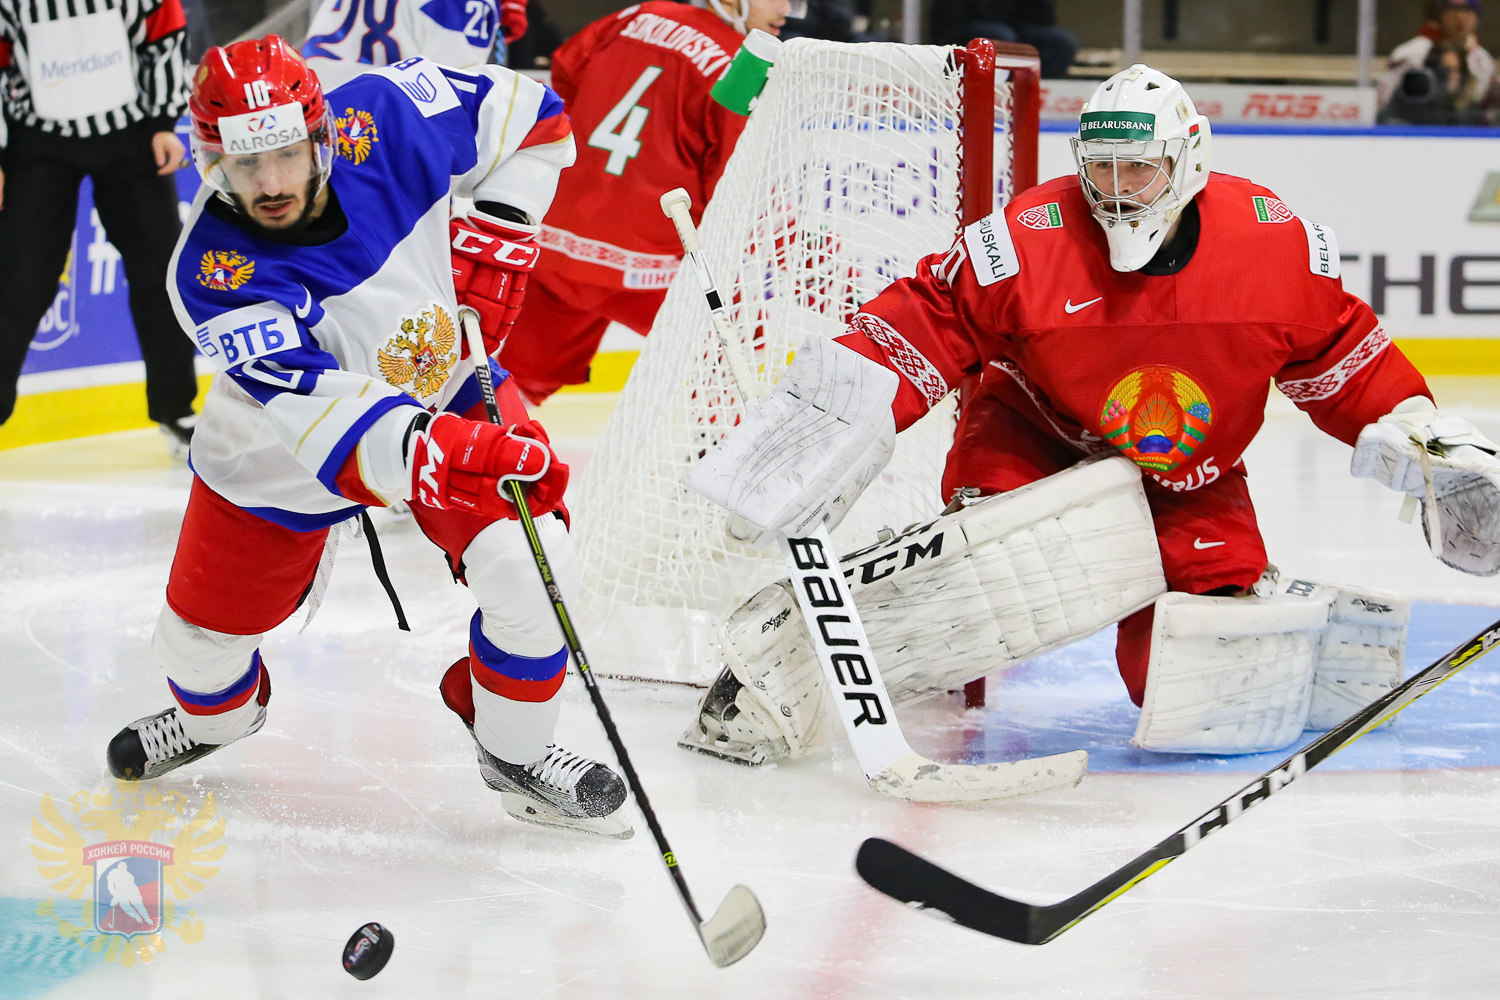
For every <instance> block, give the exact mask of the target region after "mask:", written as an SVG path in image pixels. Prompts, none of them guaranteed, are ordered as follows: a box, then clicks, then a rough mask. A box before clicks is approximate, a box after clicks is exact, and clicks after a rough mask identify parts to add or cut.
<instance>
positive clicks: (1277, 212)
mask: <svg viewBox="0 0 1500 1000" xmlns="http://www.w3.org/2000/svg"><path fill="white" fill-rule="evenodd" d="M1250 203H1251V204H1252V205H1254V206H1255V219H1256V221H1257V222H1273V223H1275V222H1291V221H1292V219H1294V218H1296V216H1294V215H1293V214H1292V210H1291V209H1290V208H1287V207H1286V202H1284V201H1282V200H1281V199H1280V198H1268V197H1266V196H1265V195H1262V194H1258V195H1256V196H1255V197H1253V198H1251V199H1250Z"/></svg>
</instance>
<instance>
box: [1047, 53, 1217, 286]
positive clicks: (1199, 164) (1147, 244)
mask: <svg viewBox="0 0 1500 1000" xmlns="http://www.w3.org/2000/svg"><path fill="white" fill-rule="evenodd" d="M1212 149H1213V140H1212V137H1211V135H1210V133H1209V127H1208V119H1207V118H1205V117H1204V116H1203V115H1200V114H1199V113H1198V109H1197V108H1196V107H1195V106H1194V105H1193V99H1192V98H1191V97H1189V96H1188V95H1187V91H1185V90H1183V88H1182V84H1180V83H1178V82H1177V81H1176V80H1174V79H1172V78H1171V77H1170V76H1167V75H1166V74H1165V73H1162V72H1160V71H1159V70H1154V69H1152V68H1151V67H1149V66H1145V65H1143V64H1141V63H1136V64H1135V65H1134V66H1131V67H1130V68H1129V69H1125V70H1122V71H1120V72H1119V73H1116V74H1115V75H1114V76H1112V77H1110V78H1109V79H1108V80H1105V81H1104V82H1103V83H1101V84H1100V85H1099V87H1098V89H1096V90H1095V91H1094V93H1093V96H1091V97H1090V98H1089V100H1088V103H1087V104H1085V105H1084V106H1083V113H1082V115H1081V116H1080V118H1079V122H1078V137H1077V138H1076V139H1074V140H1073V159H1074V161H1075V162H1076V163H1077V164H1078V177H1079V180H1080V181H1081V183H1082V184H1083V193H1084V196H1085V197H1086V198H1088V200H1089V205H1090V206H1091V207H1092V208H1093V213H1094V218H1095V219H1096V220H1098V222H1099V225H1101V226H1103V227H1104V235H1105V237H1106V238H1107V239H1108V240H1109V263H1110V266H1111V267H1113V268H1114V269H1115V270H1116V271H1138V270H1140V269H1141V268H1142V267H1145V266H1146V265H1147V264H1148V263H1150V262H1151V258H1152V257H1154V256H1155V255H1156V251H1157V250H1159V249H1161V245H1162V243H1163V242H1164V241H1165V239H1166V236H1167V231H1168V230H1169V229H1171V228H1172V223H1174V222H1176V221H1177V219H1178V217H1179V216H1181V215H1182V210H1183V209H1184V208H1186V207H1187V205H1188V202H1190V201H1192V200H1193V197H1194V196H1195V195H1196V194H1197V193H1198V192H1199V191H1202V190H1203V187H1204V185H1206V184H1207V183H1208V171H1209V163H1210V160H1211V152H1212Z"/></svg>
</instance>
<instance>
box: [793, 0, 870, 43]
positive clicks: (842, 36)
mask: <svg viewBox="0 0 1500 1000" xmlns="http://www.w3.org/2000/svg"><path fill="white" fill-rule="evenodd" d="M781 37H782V38H826V39H828V40H829V41H830V42H852V41H856V40H857V39H855V38H854V0H807V16H806V17H788V18H787V19H786V27H784V28H782V29H781Z"/></svg>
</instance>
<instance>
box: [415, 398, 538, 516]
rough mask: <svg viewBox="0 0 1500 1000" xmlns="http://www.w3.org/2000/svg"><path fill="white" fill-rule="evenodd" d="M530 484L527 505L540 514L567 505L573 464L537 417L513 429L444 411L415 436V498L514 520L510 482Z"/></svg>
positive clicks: (422, 501)
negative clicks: (558, 452)
mask: <svg viewBox="0 0 1500 1000" xmlns="http://www.w3.org/2000/svg"><path fill="white" fill-rule="evenodd" d="M508 479H519V480H521V481H522V482H525V483H528V484H529V485H528V486H527V487H526V506H527V507H529V508H530V509H531V514H532V516H533V517H541V516H542V515H543V514H546V513H548V512H549V511H552V510H556V509H557V508H558V507H559V506H561V504H562V498H563V491H564V490H565V489H567V486H568V467H567V466H566V465H564V464H562V463H561V462H559V461H558V460H557V455H556V454H554V453H553V451H552V446H551V445H550V444H548V442H547V432H546V431H544V430H542V425H541V424H539V423H537V422H536V421H535V420H528V421H526V422H525V423H524V424H517V425H516V426H514V427H512V428H511V429H510V430H508V431H507V430H506V429H505V428H504V427H500V426H497V425H495V424H491V423H481V422H480V421H477V420H465V419H464V418H463V417H460V416H458V415H457V414H455V413H440V414H438V415H437V416H436V417H434V418H432V420H431V421H430V422H429V423H428V424H427V426H426V427H424V428H422V429H420V430H418V431H417V432H416V433H415V434H413V435H412V442H411V483H412V499H413V500H414V501H415V502H417V503H421V504H426V505H427V506H429V507H439V508H442V509H445V510H448V509H454V510H467V511H472V512H473V513H476V514H487V515H489V516H491V517H506V518H514V517H515V516H516V508H515V506H514V505H513V504H512V503H511V502H510V498H509V497H508V496H507V495H506V492H505V481H506V480H508Z"/></svg>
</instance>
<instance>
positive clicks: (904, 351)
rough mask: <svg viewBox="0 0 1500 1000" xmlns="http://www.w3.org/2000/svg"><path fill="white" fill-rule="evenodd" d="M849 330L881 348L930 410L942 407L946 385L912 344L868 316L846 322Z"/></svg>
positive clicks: (938, 373) (856, 314)
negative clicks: (915, 388)
mask: <svg viewBox="0 0 1500 1000" xmlns="http://www.w3.org/2000/svg"><path fill="white" fill-rule="evenodd" d="M849 329H850V330H856V331H858V332H860V333H863V334H864V335H865V336H866V337H869V338H870V339H871V340H873V341H875V343H877V344H879V345H880V346H881V347H884V348H885V349H886V351H887V352H888V354H889V356H890V359H891V364H893V365H895V366H896V370H897V371H899V372H900V373H901V374H903V375H905V376H906V378H907V380H908V381H909V382H911V384H912V385H914V386H916V387H917V391H918V392H920V393H921V394H922V398H923V399H925V400H927V405H928V407H929V408H931V407H934V406H936V405H938V403H941V402H942V401H943V397H944V396H946V395H948V381H947V380H946V379H944V378H943V376H942V374H941V373H940V372H939V371H938V370H937V369H936V368H934V367H933V365H932V362H931V361H928V360H927V359H926V358H925V357H923V355H922V352H921V351H919V350H917V349H916V348H915V347H913V346H912V345H911V341H909V340H907V339H906V338H905V337H903V336H901V334H899V333H897V332H896V330H895V328H893V327H892V326H891V325H890V324H889V323H887V322H886V321H885V320H883V319H881V318H880V317H879V316H872V315H870V314H869V313H863V312H862V313H855V314H854V318H853V319H851V320H850V321H849Z"/></svg>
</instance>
